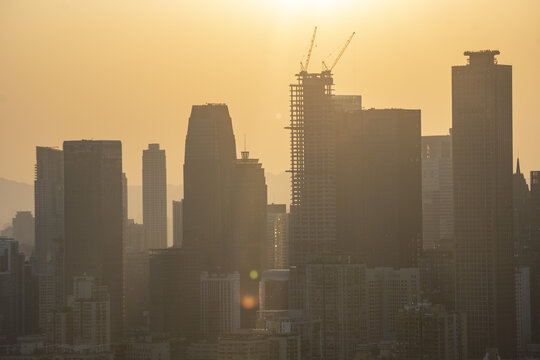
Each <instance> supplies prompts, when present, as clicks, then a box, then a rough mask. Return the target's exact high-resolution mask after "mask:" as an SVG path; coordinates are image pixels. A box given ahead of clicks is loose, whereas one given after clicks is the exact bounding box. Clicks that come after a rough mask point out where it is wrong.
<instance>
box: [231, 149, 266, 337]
mask: <svg viewBox="0 0 540 360" xmlns="http://www.w3.org/2000/svg"><path fill="white" fill-rule="evenodd" d="M231 195H232V227H231V242H230V245H228V246H227V249H226V254H227V257H228V260H229V261H230V264H229V265H228V266H227V267H228V268H230V269H233V270H234V271H238V272H239V273H240V296H241V299H242V304H243V305H244V306H243V308H242V314H241V323H242V327H244V328H253V326H254V325H255V320H256V310H257V307H256V306H251V304H253V305H254V304H256V303H257V302H258V299H259V279H260V278H259V277H260V275H261V274H262V272H263V270H264V269H265V268H267V266H268V263H267V260H268V258H267V250H268V249H267V243H266V206H267V203H266V181H265V177H264V169H263V167H262V164H261V163H260V162H259V160H258V159H250V158H249V152H247V151H242V158H241V159H238V160H236V162H235V168H234V176H233V191H232V194H231ZM246 304H249V306H246Z"/></svg>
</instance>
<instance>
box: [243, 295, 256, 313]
mask: <svg viewBox="0 0 540 360" xmlns="http://www.w3.org/2000/svg"><path fill="white" fill-rule="evenodd" d="M255 306H257V298H255V296H251V295H246V296H244V297H243V298H242V307H243V308H244V309H246V310H251V309H253V308H254V307H255Z"/></svg>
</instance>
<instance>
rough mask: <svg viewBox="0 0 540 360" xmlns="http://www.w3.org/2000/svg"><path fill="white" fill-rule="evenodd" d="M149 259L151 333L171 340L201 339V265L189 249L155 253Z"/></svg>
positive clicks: (153, 251) (151, 251)
mask: <svg viewBox="0 0 540 360" xmlns="http://www.w3.org/2000/svg"><path fill="white" fill-rule="evenodd" d="M149 255H150V275H149V309H150V331H152V332H154V333H168V334H170V335H171V336H176V337H185V338H187V339H193V338H197V337H198V336H199V335H200V313H201V280H200V273H201V265H200V261H199V254H198V252H197V251H195V250H189V249H184V248H182V249H178V248H168V249H153V250H150V252H149Z"/></svg>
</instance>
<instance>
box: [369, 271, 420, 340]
mask: <svg viewBox="0 0 540 360" xmlns="http://www.w3.org/2000/svg"><path fill="white" fill-rule="evenodd" d="M365 281H366V285H365V286H366V300H365V301H366V304H367V305H366V312H367V318H366V326H367V342H368V343H373V344H374V343H379V342H381V341H387V340H391V341H393V340H395V339H396V317H397V314H398V313H399V311H400V310H401V309H403V307H404V306H410V305H414V304H416V303H417V302H418V301H420V299H421V297H420V272H419V270H418V268H404V269H392V268H372V269H367V270H366V280H365Z"/></svg>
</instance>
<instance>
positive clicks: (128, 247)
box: [124, 219, 148, 252]
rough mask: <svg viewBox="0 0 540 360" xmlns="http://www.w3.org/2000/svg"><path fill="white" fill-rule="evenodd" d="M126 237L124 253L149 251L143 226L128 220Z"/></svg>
mask: <svg viewBox="0 0 540 360" xmlns="http://www.w3.org/2000/svg"><path fill="white" fill-rule="evenodd" d="M125 237H126V240H125V244H124V251H141V252H147V250H148V249H147V248H146V245H145V242H144V225H143V224H137V223H136V222H135V220H133V219H128V222H127V226H126V235H125Z"/></svg>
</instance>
